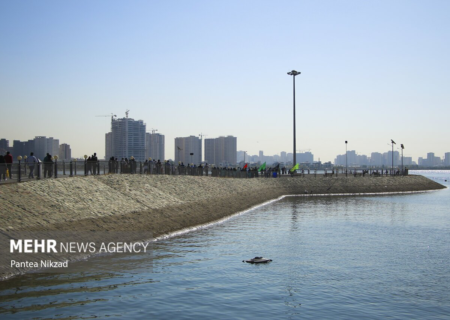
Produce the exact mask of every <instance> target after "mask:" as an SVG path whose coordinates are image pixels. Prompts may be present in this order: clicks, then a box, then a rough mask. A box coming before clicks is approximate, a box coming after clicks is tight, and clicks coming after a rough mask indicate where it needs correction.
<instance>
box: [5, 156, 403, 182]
mask: <svg viewBox="0 0 450 320" xmlns="http://www.w3.org/2000/svg"><path fill="white" fill-rule="evenodd" d="M99 174H150V175H155V174H165V175H190V176H211V177H221V178H258V177H266V178H268V177H280V176H282V175H280V172H279V171H272V170H271V169H268V170H264V171H261V172H258V171H257V170H256V168H253V169H251V170H249V171H241V170H239V169H230V168H218V167H209V166H205V167H202V166H198V167H186V166H181V165H178V166H177V165H174V164H170V163H168V162H166V163H161V162H154V161H146V162H141V161H128V162H126V161H104V160H99V161H58V160H55V161H54V162H50V163H46V162H38V163H35V164H34V165H33V166H30V165H29V164H27V163H24V162H23V161H22V162H21V161H19V162H18V163H13V164H12V165H11V166H8V167H7V166H6V164H2V163H0V183H4V182H5V181H6V182H22V181H29V180H33V179H45V178H54V179H56V178H60V177H74V176H88V175H99ZM404 174H407V171H406V172H405V173H404ZM305 175H314V176H318V175H319V176H325V177H338V176H344V177H345V176H347V175H353V176H365V175H367V176H371V177H376V176H382V175H399V173H398V171H394V172H392V171H391V170H385V171H383V170H381V169H369V170H362V169H360V170H359V171H358V170H353V171H351V172H350V173H348V174H346V173H345V172H344V170H341V172H339V170H336V169H335V170H330V171H327V170H324V171H323V172H321V173H317V170H301V171H300V170H299V171H297V173H296V176H298V177H302V176H305ZM284 176H289V174H285V175H284Z"/></svg>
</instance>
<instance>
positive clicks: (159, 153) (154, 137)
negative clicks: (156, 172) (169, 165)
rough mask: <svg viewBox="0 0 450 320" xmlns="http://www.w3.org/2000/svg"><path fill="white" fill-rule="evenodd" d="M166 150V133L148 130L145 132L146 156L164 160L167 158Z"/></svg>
mask: <svg viewBox="0 0 450 320" xmlns="http://www.w3.org/2000/svg"><path fill="white" fill-rule="evenodd" d="M164 151H165V145H164V135H162V134H159V133H148V132H147V133H146V134H145V158H146V159H148V158H152V159H155V160H161V161H163V160H165V155H164Z"/></svg>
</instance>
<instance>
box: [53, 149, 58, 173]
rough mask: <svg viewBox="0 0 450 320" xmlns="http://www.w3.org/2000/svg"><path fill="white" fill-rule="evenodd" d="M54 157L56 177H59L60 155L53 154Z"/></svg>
mask: <svg viewBox="0 0 450 320" xmlns="http://www.w3.org/2000/svg"><path fill="white" fill-rule="evenodd" d="M53 159H55V179H56V178H58V156H57V155H55V156H53Z"/></svg>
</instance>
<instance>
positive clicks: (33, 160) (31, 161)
mask: <svg viewBox="0 0 450 320" xmlns="http://www.w3.org/2000/svg"><path fill="white" fill-rule="evenodd" d="M37 162H38V160H37V158H36V157H35V156H34V153H33V152H31V153H30V156H29V157H28V158H27V164H28V167H29V169H30V173H29V174H28V178H30V179H34V166H35V165H36V163H37Z"/></svg>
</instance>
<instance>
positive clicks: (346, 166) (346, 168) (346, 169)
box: [345, 140, 348, 176]
mask: <svg viewBox="0 0 450 320" xmlns="http://www.w3.org/2000/svg"><path fill="white" fill-rule="evenodd" d="M347 171H348V165H347V140H345V176H347Z"/></svg>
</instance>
